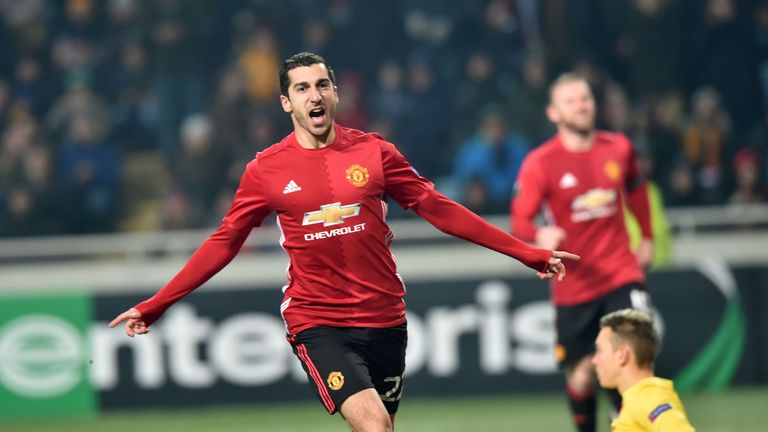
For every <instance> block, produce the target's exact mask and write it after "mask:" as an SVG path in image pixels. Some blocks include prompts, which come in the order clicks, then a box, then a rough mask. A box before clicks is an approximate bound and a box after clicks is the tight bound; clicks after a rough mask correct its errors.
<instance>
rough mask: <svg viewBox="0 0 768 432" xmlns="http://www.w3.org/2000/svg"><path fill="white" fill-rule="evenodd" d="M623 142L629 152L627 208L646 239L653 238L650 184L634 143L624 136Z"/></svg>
mask: <svg viewBox="0 0 768 432" xmlns="http://www.w3.org/2000/svg"><path fill="white" fill-rule="evenodd" d="M621 137H622V142H623V144H624V146H625V149H626V152H627V176H626V185H625V188H626V190H627V207H629V209H630V210H631V211H632V214H634V215H635V218H636V219H637V222H638V225H640V231H641V232H642V235H643V237H644V238H653V229H652V227H651V206H650V202H649V197H648V183H647V182H646V179H645V175H644V174H643V172H642V169H641V168H640V162H639V161H638V159H637V154H636V153H635V150H634V148H633V147H632V143H631V142H630V141H629V138H627V137H626V136H624V135H622V136H621Z"/></svg>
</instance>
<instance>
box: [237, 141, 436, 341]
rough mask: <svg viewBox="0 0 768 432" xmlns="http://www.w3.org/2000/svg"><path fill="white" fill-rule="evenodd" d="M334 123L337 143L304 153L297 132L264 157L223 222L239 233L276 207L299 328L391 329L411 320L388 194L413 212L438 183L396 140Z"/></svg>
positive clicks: (289, 314) (251, 168)
mask: <svg viewBox="0 0 768 432" xmlns="http://www.w3.org/2000/svg"><path fill="white" fill-rule="evenodd" d="M335 127H336V133H337V137H336V140H335V141H334V143H333V145H332V146H328V147H325V148H321V149H305V148H303V147H302V146H301V145H300V144H299V143H298V142H297V141H296V139H295V134H290V135H289V136H288V137H286V138H285V139H284V140H283V141H282V142H280V143H279V144H276V145H274V146H272V147H270V148H269V149H267V150H265V151H263V152H261V153H259V154H258V155H257V156H256V158H255V159H254V160H253V161H251V162H250V163H249V164H248V167H247V168H246V170H245V174H244V175H243V178H242V180H241V184H240V188H239V189H238V191H237V194H236V195H235V200H234V203H233V205H232V209H231V210H230V211H229V213H228V214H227V215H226V216H225V218H224V224H225V225H229V226H230V227H231V228H233V229H238V230H239V229H243V228H247V227H250V226H254V225H259V224H260V222H261V219H262V218H263V217H264V216H265V215H266V214H268V213H269V212H270V211H275V212H276V213H277V221H278V225H279V226H280V229H281V232H282V236H281V239H280V241H281V245H282V247H283V249H285V251H286V252H287V253H288V256H289V258H290V263H291V265H290V266H289V268H288V283H287V284H286V285H285V286H284V287H283V292H284V293H285V296H284V298H283V303H282V305H281V308H280V309H281V312H282V314H283V318H284V319H285V321H286V324H287V326H288V331H289V332H290V333H291V334H296V333H298V332H300V331H301V330H303V329H305V328H308V327H310V326H316V325H333V326H340V327H344V326H356V327H391V326H395V325H398V324H401V323H402V322H403V321H404V320H405V305H404V303H403V300H402V298H403V296H404V294H405V287H404V286H403V282H402V280H401V278H400V276H399V275H398V273H397V270H396V265H395V259H394V257H393V256H392V253H391V252H390V249H389V245H390V243H391V242H392V239H393V237H394V236H393V234H392V231H391V230H390V228H389V226H388V225H387V223H386V222H385V218H386V215H387V204H386V203H385V202H384V201H382V198H383V196H384V195H387V196H390V197H392V198H393V199H395V200H396V201H397V202H398V203H399V204H400V205H401V206H403V207H405V208H409V207H411V206H413V205H415V204H417V203H418V202H419V201H420V200H421V199H423V198H425V197H426V196H427V195H428V194H429V192H430V191H431V190H432V189H433V188H434V186H433V184H432V183H431V182H429V181H428V180H426V179H424V178H423V177H420V176H419V175H418V174H416V173H415V172H414V171H413V169H412V168H411V166H410V164H409V163H408V162H407V161H406V159H405V158H404V157H403V156H402V155H401V154H400V153H399V152H398V151H397V149H396V148H395V147H394V145H392V144H390V143H388V142H386V141H384V140H382V139H380V138H379V137H378V136H376V135H372V134H364V133H362V132H360V131H356V130H353V129H346V128H342V127H339V126H335ZM361 247H363V248H366V249H367V250H366V251H365V252H363V253H361V251H360V248H361Z"/></svg>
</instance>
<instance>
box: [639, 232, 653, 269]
mask: <svg viewBox="0 0 768 432" xmlns="http://www.w3.org/2000/svg"><path fill="white" fill-rule="evenodd" d="M635 257H636V258H637V262H638V263H639V264H640V267H641V268H644V269H647V268H649V267H650V266H651V264H653V240H651V239H648V238H644V239H641V240H640V244H638V245H637V250H636V251H635Z"/></svg>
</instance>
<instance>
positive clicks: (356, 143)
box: [110, 53, 579, 431]
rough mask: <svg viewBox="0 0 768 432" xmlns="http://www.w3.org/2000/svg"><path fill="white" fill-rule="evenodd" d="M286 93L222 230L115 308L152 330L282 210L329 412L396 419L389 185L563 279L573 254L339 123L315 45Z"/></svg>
mask: <svg viewBox="0 0 768 432" xmlns="http://www.w3.org/2000/svg"><path fill="white" fill-rule="evenodd" d="M279 77H280V92H281V96H280V102H281V104H282V107H283V110H284V111H285V112H286V113H288V114H290V116H291V120H292V121H293V127H294V131H293V133H291V134H290V135H288V136H287V137H285V138H284V139H283V140H282V141H281V142H280V143H278V144H275V145H273V146H271V147H270V148H268V149H266V150H265V151H263V152H260V153H259V154H257V155H256V157H255V158H254V160H253V161H251V162H250V163H249V164H248V166H247V167H246V169H245V173H244V174H243V176H242V179H241V181H240V186H239V188H238V190H237V192H236V194H235V198H234V202H233V203H232V207H231V208H230V210H229V212H228V213H227V215H226V216H225V217H224V219H223V221H222V223H221V226H220V227H219V229H218V230H217V231H216V232H215V233H214V234H213V235H212V236H211V237H210V238H208V240H206V241H205V242H204V243H203V244H202V245H201V246H200V248H199V249H198V250H197V252H195V254H194V255H193V256H192V257H191V258H190V259H189V261H188V262H187V264H186V265H185V266H184V268H183V269H182V270H181V271H180V272H179V273H178V274H177V275H176V277H174V278H173V279H172V280H171V281H170V282H169V283H168V284H167V285H166V286H165V287H163V288H162V289H161V290H160V291H159V292H158V293H157V294H155V295H154V296H153V297H151V298H149V299H147V300H146V301H144V302H141V303H139V304H138V305H136V306H134V307H133V308H131V309H129V310H127V311H126V312H124V313H122V314H120V315H119V316H117V317H116V318H115V319H114V320H113V321H112V322H111V323H110V326H111V327H114V326H117V325H118V324H120V323H121V322H123V321H126V324H125V331H126V333H127V334H128V335H129V336H133V335H136V334H144V333H147V332H148V331H149V326H150V325H151V324H152V323H153V322H154V321H155V320H157V319H158V318H159V317H160V315H161V314H162V313H163V312H164V311H165V310H166V309H167V308H169V307H170V306H171V305H172V304H173V303H174V302H176V301H178V300H179V299H181V298H182V297H183V296H185V295H187V294H188V293H190V292H191V291H192V290H194V289H195V288H197V287H199V286H200V285H202V284H203V283H204V282H205V281H207V280H208V279H209V278H210V277H212V276H213V275H214V274H216V273H217V272H218V271H219V270H221V269H222V268H224V266H226V265H227V264H228V263H229V262H230V261H231V260H232V258H234V256H235V255H236V254H237V252H238V251H239V249H240V247H241V246H242V245H243V242H244V241H245V239H246V238H247V237H248V234H249V233H250V231H251V229H252V228H253V227H255V226H259V225H260V224H261V222H262V220H263V219H264V218H265V217H266V216H267V215H268V214H269V213H271V212H273V211H274V212H275V213H277V221H278V224H279V227H280V229H281V231H282V236H281V245H282V247H283V249H285V251H286V252H287V253H288V257H289V259H290V266H289V269H288V283H287V284H286V285H285V286H284V287H283V292H284V298H283V302H282V304H281V305H280V312H281V313H282V316H283V318H284V319H285V323H286V328H287V329H288V341H289V342H290V344H291V346H292V348H293V351H294V353H295V354H296V356H297V357H298V358H299V360H300V361H301V363H302V366H303V367H304V370H305V371H306V373H307V376H308V377H309V382H310V384H311V386H312V387H313V390H314V392H315V394H316V396H317V397H318V398H319V399H320V401H321V402H322V404H323V406H324V407H325V409H326V410H328V412H329V413H331V414H333V413H335V412H337V411H339V412H341V415H342V417H344V419H345V421H346V422H347V423H348V425H349V427H350V428H351V429H352V430H354V431H391V430H393V429H394V427H393V425H394V417H395V413H396V412H397V407H398V404H399V401H400V396H401V392H402V388H403V371H404V368H405V345H406V322H405V304H404V302H403V297H404V295H405V287H404V285H403V281H402V280H401V278H400V275H399V274H398V273H397V269H396V266H395V259H394V257H393V256H392V253H391V252H390V249H389V246H390V243H391V242H392V239H393V234H392V232H391V231H390V229H389V226H388V225H387V224H386V222H385V218H386V215H387V204H386V202H385V197H391V198H392V199H394V200H395V201H396V202H397V203H398V204H399V205H401V206H402V207H404V208H407V209H411V210H413V211H414V212H415V213H416V214H418V215H419V216H421V217H422V218H424V219H426V220H427V221H429V222H430V223H432V224H433V225H435V226H436V227H437V228H438V229H440V230H442V231H444V232H446V233H448V234H451V235H454V236H457V237H460V238H463V239H466V240H469V241H472V242H474V243H477V244H479V245H482V246H485V247H487V248H490V249H493V250H495V251H498V252H500V253H503V254H506V255H508V256H510V257H513V258H515V259H517V260H519V261H521V262H522V263H523V264H525V265H526V266H528V267H530V268H532V269H534V270H536V271H537V274H538V276H539V277H540V278H542V279H552V278H556V279H560V280H562V279H563V278H564V277H565V267H564V265H563V263H562V262H561V259H573V260H577V259H578V258H579V257H578V256H576V255H573V254H570V253H567V252H561V251H550V250H546V249H540V248H536V247H532V246H529V245H527V244H526V243H524V242H522V241H520V240H518V239H516V238H515V237H512V236H511V235H509V234H507V233H505V232H504V231H503V230H500V229H498V228H495V227H494V226H493V225H490V224H489V223H487V222H485V221H484V220H483V219H482V218H480V217H479V216H477V215H475V214H474V213H472V212H470V211H469V210H467V209H466V208H464V207H462V206H461V205H459V204H456V203H455V202H453V201H451V200H449V199H448V198H446V197H445V196H444V195H442V194H441V193H439V192H438V191H436V190H435V188H434V185H433V184H432V183H431V182H429V181H428V180H427V179H425V178H423V177H421V176H419V175H418V174H417V173H416V171H415V170H414V169H413V168H412V167H411V165H410V164H409V162H408V161H407V160H406V159H405V158H404V157H403V156H402V155H401V154H400V152H398V151H397V149H396V148H395V146H394V145H392V144H391V143H389V142H387V141H384V140H383V139H382V138H381V137H380V136H378V135H376V134H368V133H364V132H361V131H358V130H354V129H347V128H344V127H342V126H339V125H337V124H336V123H335V122H334V114H335V113H336V105H337V103H338V102H339V96H338V93H337V89H336V80H335V77H334V74H333V70H332V69H331V67H330V66H329V65H328V64H327V63H326V61H325V60H324V59H323V58H322V57H320V56H318V55H315V54H311V53H300V54H296V55H294V56H293V57H290V58H289V59H287V60H285V61H284V62H283V63H282V65H281V67H280V71H279Z"/></svg>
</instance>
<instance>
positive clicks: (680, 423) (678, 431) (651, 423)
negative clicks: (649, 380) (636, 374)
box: [633, 392, 694, 432]
mask: <svg viewBox="0 0 768 432" xmlns="http://www.w3.org/2000/svg"><path fill="white" fill-rule="evenodd" d="M675 399H677V398H675ZM677 406H678V405H677V403H676V402H675V401H673V397H672V396H671V395H670V394H668V393H666V392H651V393H649V394H647V395H644V397H643V399H642V400H638V404H637V406H636V407H635V409H634V410H633V416H634V417H635V421H636V422H637V423H638V424H640V425H643V426H644V427H645V430H649V431H653V432H693V431H694V429H693V426H691V424H690V423H689V422H688V417H687V416H686V415H685V412H684V411H683V410H681V409H680V408H677Z"/></svg>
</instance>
